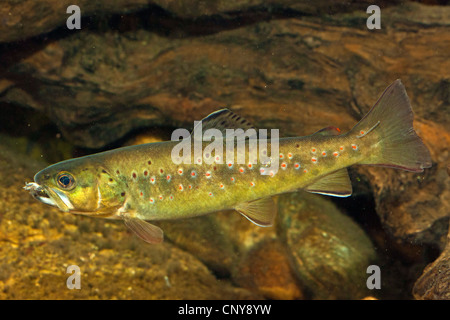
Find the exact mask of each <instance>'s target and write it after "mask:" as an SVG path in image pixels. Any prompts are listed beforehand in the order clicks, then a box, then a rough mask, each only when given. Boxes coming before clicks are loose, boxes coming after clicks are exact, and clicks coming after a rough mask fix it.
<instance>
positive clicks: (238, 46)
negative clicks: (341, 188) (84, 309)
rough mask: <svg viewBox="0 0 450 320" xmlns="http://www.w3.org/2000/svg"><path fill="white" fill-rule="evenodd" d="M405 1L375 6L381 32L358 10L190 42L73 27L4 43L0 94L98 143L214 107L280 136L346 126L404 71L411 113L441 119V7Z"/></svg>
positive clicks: (183, 120) (187, 119)
mask: <svg viewBox="0 0 450 320" xmlns="http://www.w3.org/2000/svg"><path fill="white" fill-rule="evenodd" d="M405 7H407V8H408V10H406V9H405V8H404V7H401V8H400V7H391V8H388V9H385V10H384V11H383V32H374V31H371V30H367V29H366V28H365V23H366V21H365V20H366V19H367V14H366V13H365V12H364V11H363V12H354V13H351V14H345V15H334V16H332V17H329V18H327V21H326V22H325V21H322V20H321V19H319V18H317V17H314V18H312V17H311V18H306V17H304V18H302V19H301V20H300V19H296V18H291V19H285V20H270V21H268V22H260V23H255V24H253V25H250V26H248V25H247V26H245V27H240V28H238V27H239V25H236V27H237V28H236V29H232V28H231V30H224V31H222V32H218V33H215V34H211V35H208V36H201V37H195V36H194V37H187V38H177V37H175V38H171V37H165V36H162V35H158V34H156V33H154V32H151V30H150V31H149V30H146V29H145V28H141V29H139V28H138V29H136V30H133V31H129V32H114V31H109V32H103V33H101V32H90V30H89V29H86V30H81V31H80V32H75V33H69V34H68V35H66V36H65V37H62V38H58V39H54V40H53V41H47V42H43V43H41V44H40V45H39V46H36V45H35V48H34V50H32V49H30V48H29V47H28V46H26V45H22V46H21V47H20V48H22V47H23V48H24V49H22V50H24V51H25V52H20V48H15V47H14V48H12V49H10V50H11V52H13V53H14V54H8V52H9V51H8V50H5V52H4V54H3V55H2V56H1V57H0V60H2V61H4V66H3V68H5V69H6V70H5V71H7V74H6V75H5V76H3V77H2V78H0V82H4V83H8V85H5V86H3V87H0V89H1V91H0V93H1V95H0V101H5V102H8V103H12V104H18V105H22V106H29V107H32V108H36V109H39V110H41V111H43V112H45V113H46V114H47V115H48V116H49V117H50V118H51V119H52V120H53V121H54V122H55V123H56V124H57V125H58V127H59V128H60V129H61V130H62V132H63V133H64V135H65V137H66V138H67V139H69V140H71V141H72V142H73V143H75V144H77V145H78V146H82V147H88V148H101V147H104V146H105V145H107V144H108V143H111V142H113V141H115V140H117V139H119V138H121V137H123V136H124V135H125V134H126V133H128V132H130V131H132V130H135V129H139V128H143V127H152V126H165V127H180V126H183V127H191V126H192V125H193V121H194V120H199V119H202V118H203V117H204V116H206V115H207V114H209V113H211V112H213V111H216V110H217V109H220V108H223V107H229V108H230V109H232V110H233V111H236V112H237V113H239V114H240V115H241V116H243V117H246V118H247V119H248V120H249V121H251V122H252V123H253V124H254V125H256V126H257V127H259V128H283V129H282V131H281V132H280V134H281V135H282V136H289V135H308V134H311V133H313V132H315V131H317V130H318V129H321V128H323V127H326V126H329V125H334V126H337V127H339V128H341V129H343V130H347V129H350V128H351V127H352V126H353V125H354V124H355V122H356V120H358V119H359V118H360V117H361V116H362V115H364V114H365V113H366V112H367V111H368V110H369V108H370V107H371V106H372V105H373V104H374V102H375V101H376V99H377V98H378V97H379V95H380V94H381V92H382V91H383V89H384V88H385V87H386V85H387V84H389V83H391V82H392V81H393V80H394V79H396V78H397V77H400V76H401V78H402V81H403V83H405V86H406V88H407V91H408V93H410V96H411V98H412V101H413V107H414V111H415V112H416V114H417V115H418V116H419V118H425V119H430V120H433V121H435V122H437V123H441V124H444V123H448V122H449V121H450V119H449V117H450V116H449V115H447V114H445V113H444V114H442V113H439V110H440V109H439V108H440V107H445V105H446V104H448V101H447V100H446V99H447V98H446V92H448V86H449V84H448V81H447V80H446V77H447V74H446V73H445V71H444V70H447V69H448V68H446V66H447V65H446V64H447V62H448V59H447V58H446V56H445V52H446V48H447V46H446V41H445V36H446V33H445V32H443V31H444V29H445V28H447V27H448V25H447V22H446V21H447V20H445V17H447V16H448V15H449V14H450V8H449V7H439V6H437V7H428V6H423V5H417V4H416V5H411V4H409V5H408V6H405ZM419 13H420V16H421V17H424V16H427V17H429V18H428V19H424V20H425V21H426V22H425V24H426V25H427V23H428V24H429V25H427V26H428V27H427V28H424V22H423V21H422V20H419V19H417V18H416V19H414V17H415V16H417V15H418V14H419ZM405 23H406V24H407V25H408V28H407V29H401V30H397V27H398V26H402V25H403V24H405ZM392 39H399V41H392ZM400 39H401V40H402V41H400ZM430 47H432V48H433V50H430V49H429V48H430ZM13 49H14V50H13ZM236 57H239V59H237V58H236ZM404 66H409V67H408V68H405V67H404ZM421 70H426V72H421ZM30 75H32V77H30ZM261 110H264V112H261ZM438 114H439V116H436V115H438Z"/></svg>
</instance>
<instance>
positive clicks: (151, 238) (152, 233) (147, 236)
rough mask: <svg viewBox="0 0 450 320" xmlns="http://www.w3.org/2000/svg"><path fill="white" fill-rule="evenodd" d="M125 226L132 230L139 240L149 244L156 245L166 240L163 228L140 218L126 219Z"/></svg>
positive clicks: (124, 219)
mask: <svg viewBox="0 0 450 320" xmlns="http://www.w3.org/2000/svg"><path fill="white" fill-rule="evenodd" d="M123 221H124V222H125V225H126V226H127V227H128V228H130V229H131V230H132V231H133V232H134V233H135V234H136V235H137V236H138V237H139V238H141V239H142V240H144V241H145V242H147V243H151V244H156V243H161V242H163V240H164V233H163V231H162V230H161V228H159V227H157V226H155V225H153V224H150V223H148V222H147V221H145V220H142V219H139V218H131V217H124V218H123Z"/></svg>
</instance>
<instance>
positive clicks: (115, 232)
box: [0, 138, 260, 300]
mask: <svg viewBox="0 0 450 320" xmlns="http://www.w3.org/2000/svg"><path fill="white" fill-rule="evenodd" d="M5 139H6V138H2V142H3V141H5ZM44 166H45V164H43V163H39V162H37V161H35V160H32V159H30V158H29V157H28V156H25V155H23V154H20V153H19V152H18V151H17V150H14V149H12V148H5V147H4V146H3V145H2V146H0V241H1V243H2V245H1V246H0V299H231V300H232V299H256V298H259V297H260V296H259V295H258V294H253V293H251V292H249V291H248V290H245V289H241V288H236V287H234V286H232V285H231V284H229V283H228V282H227V281H226V280H223V279H222V280H221V281H218V280H217V279H216V278H215V276H214V275H213V274H212V273H211V271H210V270H209V269H208V268H207V267H206V266H205V265H204V264H203V263H202V262H200V261H199V260H198V259H197V258H196V257H194V256H193V255H191V254H189V253H187V252H186V251H183V250H180V249H179V248H177V247H176V246H174V245H172V244H170V243H168V242H165V243H163V244H161V245H155V246H151V245H148V244H146V243H145V242H143V241H142V240H140V239H138V238H137V237H136V236H135V235H134V234H132V233H130V232H129V231H128V230H127V229H126V228H125V227H124V225H123V223H121V222H120V221H108V220H103V219H94V218H89V217H83V216H76V215H72V214H67V213H63V212H60V211H59V210H58V209H56V208H52V207H49V206H46V205H43V204H42V203H39V202H37V201H36V200H34V199H33V198H32V197H30V195H29V193H28V192H26V191H24V190H23V185H24V182H25V181H30V180H31V179H32V177H33V175H34V173H35V172H36V171H38V170H39V169H41V168H42V167H44ZM71 265H76V266H79V268H80V271H81V278H80V279H81V290H76V289H73V290H70V289H68V287H67V285H66V283H67V279H68V277H69V276H70V275H71V274H70V273H69V274H67V273H66V272H67V267H68V266H71Z"/></svg>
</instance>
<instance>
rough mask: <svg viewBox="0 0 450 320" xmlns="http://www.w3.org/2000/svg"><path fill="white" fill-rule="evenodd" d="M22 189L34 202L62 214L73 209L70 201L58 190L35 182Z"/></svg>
mask: <svg viewBox="0 0 450 320" xmlns="http://www.w3.org/2000/svg"><path fill="white" fill-rule="evenodd" d="M23 188H24V189H25V190H27V191H30V193H31V196H32V197H33V198H35V199H36V200H39V201H40V202H42V203H44V204H47V205H50V206H53V207H57V208H58V209H59V210H61V211H63V212H69V211H70V210H71V209H73V205H72V203H71V202H70V200H69V199H68V198H67V196H66V195H65V194H64V193H62V192H61V191H59V190H56V189H54V188H48V187H45V186H41V185H39V184H37V183H36V182H29V183H27V184H26V185H25V187H23Z"/></svg>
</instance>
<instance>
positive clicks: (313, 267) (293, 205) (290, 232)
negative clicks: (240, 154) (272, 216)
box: [278, 192, 376, 299]
mask: <svg viewBox="0 0 450 320" xmlns="http://www.w3.org/2000/svg"><path fill="white" fill-rule="evenodd" d="M278 204H279V205H278V206H279V214H280V215H279V224H278V227H279V229H280V231H279V232H280V236H281V237H282V238H283V239H284V241H285V243H286V245H287V248H288V252H289V255H290V256H291V258H292V262H293V266H294V270H295V272H296V274H297V276H298V277H299V279H300V281H301V283H302V284H303V285H304V286H305V287H306V289H307V290H308V291H310V292H311V294H312V298H314V299H361V298H363V297H365V296H367V295H368V294H369V291H368V289H367V286H366V280H367V277H368V275H367V267H368V266H369V265H371V264H373V263H374V262H375V259H376V254H375V250H374V248H373V246H372V243H371V241H370V239H369V238H368V237H367V235H366V234H365V233H364V231H363V230H362V229H361V228H360V227H359V226H358V225H357V224H356V223H355V222H353V221H352V220H351V219H350V218H349V217H347V216H346V215H344V214H342V213H341V212H340V211H339V210H338V209H337V208H336V207H335V206H334V205H333V204H332V203H331V202H330V200H328V199H326V198H325V197H323V196H318V195H312V194H307V193H303V192H302V193H293V194H289V195H283V196H280V197H279V201H278Z"/></svg>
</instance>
